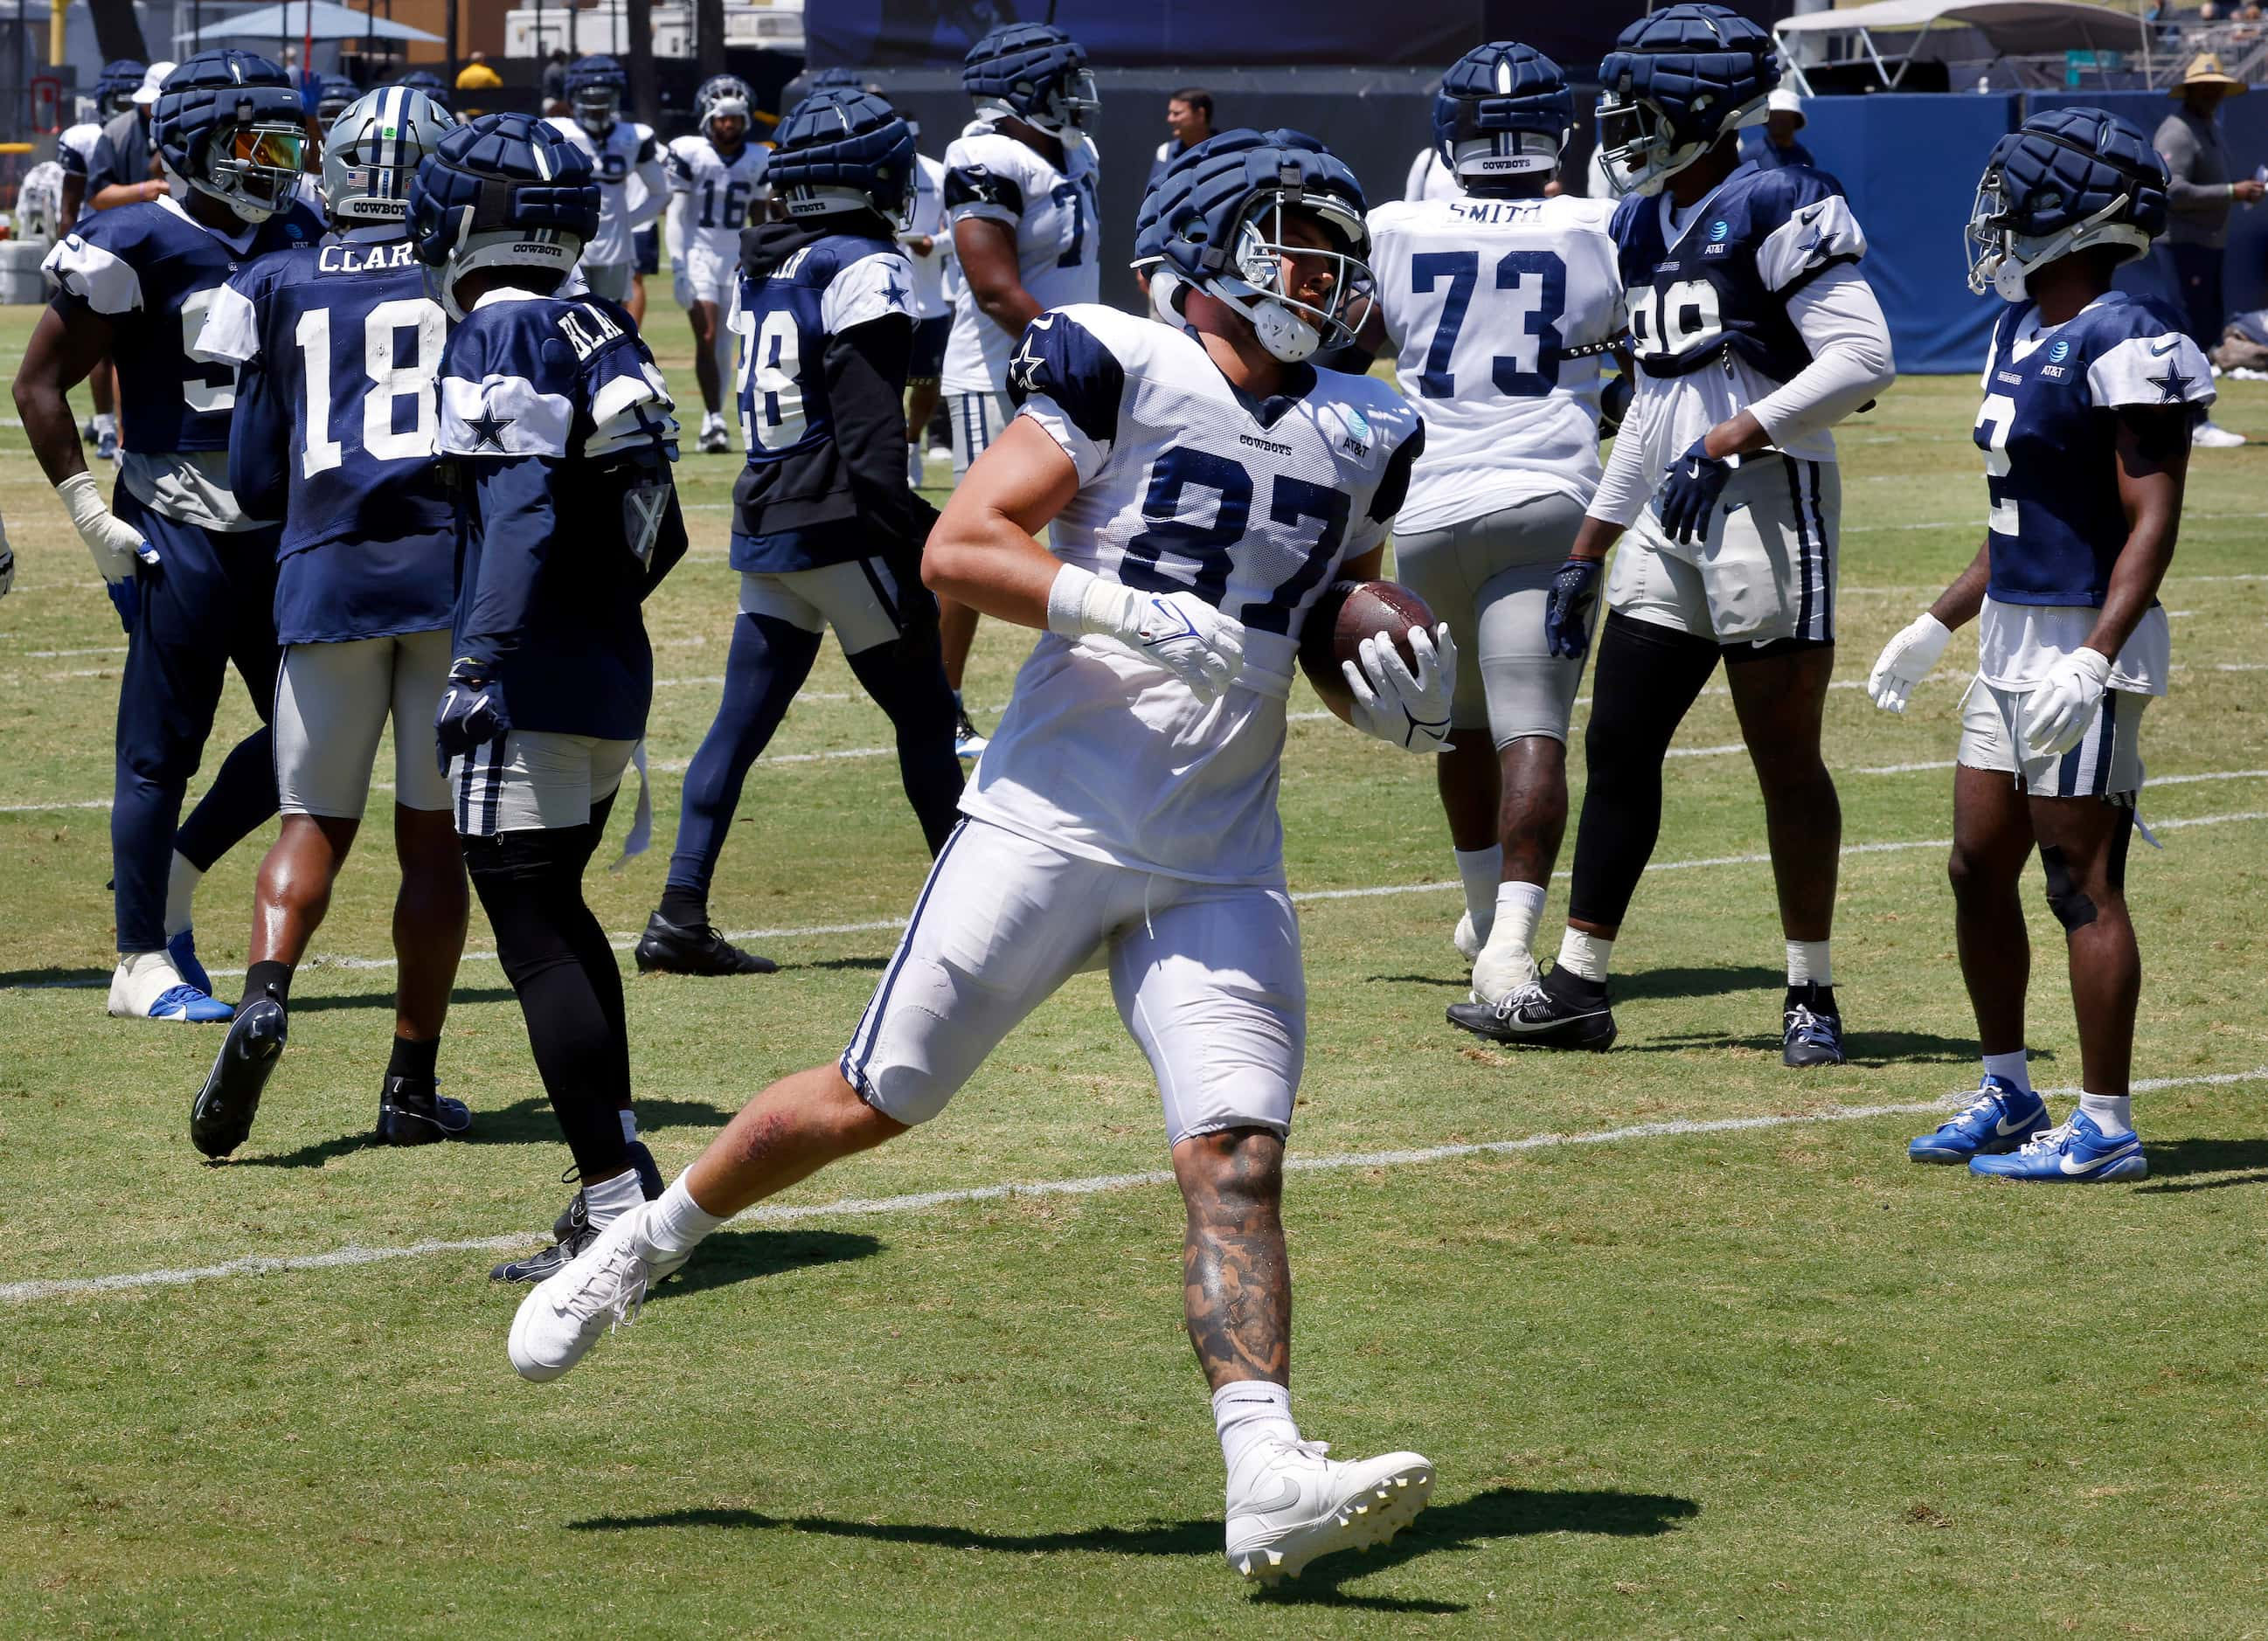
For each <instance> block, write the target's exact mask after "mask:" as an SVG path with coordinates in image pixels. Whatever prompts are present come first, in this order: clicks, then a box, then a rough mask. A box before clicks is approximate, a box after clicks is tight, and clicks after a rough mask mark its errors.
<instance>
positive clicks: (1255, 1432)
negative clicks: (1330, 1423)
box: [1212, 1379, 1300, 1475]
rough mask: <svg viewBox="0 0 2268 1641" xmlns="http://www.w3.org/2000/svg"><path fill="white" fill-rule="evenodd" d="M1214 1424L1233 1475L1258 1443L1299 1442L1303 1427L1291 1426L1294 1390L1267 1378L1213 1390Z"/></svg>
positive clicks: (1221, 1453) (1243, 1381) (1222, 1452)
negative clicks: (1240, 1462) (1239, 1463)
mask: <svg viewBox="0 0 2268 1641" xmlns="http://www.w3.org/2000/svg"><path fill="white" fill-rule="evenodd" d="M1212 1423H1213V1428H1214V1429H1215V1430H1217V1431H1219V1432H1220V1456H1221V1458H1222V1459H1223V1460H1224V1461H1226V1463H1227V1465H1228V1473H1229V1474H1230V1475H1235V1474H1236V1467H1237V1463H1238V1461H1240V1460H1241V1459H1242V1458H1243V1457H1244V1455H1245V1454H1246V1453H1249V1452H1251V1451H1252V1449H1253V1448H1254V1446H1256V1445H1257V1444H1259V1443H1261V1442H1263V1441H1297V1440H1299V1439H1300V1427H1299V1426H1298V1425H1296V1424H1293V1423H1292V1392H1291V1388H1290V1387H1288V1386H1285V1385H1277V1384H1270V1382H1269V1381H1268V1380H1264V1379H1240V1380H1237V1381H1236V1382H1235V1383H1234V1384H1230V1385H1223V1386H1222V1387H1220V1388H1219V1390H1216V1391H1214V1392H1213V1393H1212Z"/></svg>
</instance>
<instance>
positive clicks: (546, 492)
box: [440, 290, 685, 740]
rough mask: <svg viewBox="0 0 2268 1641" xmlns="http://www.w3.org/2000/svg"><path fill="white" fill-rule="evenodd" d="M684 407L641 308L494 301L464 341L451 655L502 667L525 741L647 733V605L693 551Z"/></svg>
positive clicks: (457, 417)
mask: <svg viewBox="0 0 2268 1641" xmlns="http://www.w3.org/2000/svg"><path fill="white" fill-rule="evenodd" d="M673 409H674V405H673V402H672V401H671V399H670V396H669V390H668V388H667V387H666V386H664V384H663V381H662V376H661V371H660V369H659V367H658V366H657V365H656V364H654V362H653V355H652V354H651V353H650V352H648V351H647V350H646V345H645V343H644V342H643V341H642V340H640V338H639V336H638V334H637V325H636V324H635V323H633V322H632V320H631V319H630V314H629V313H627V312H625V311H624V310H623V309H622V308H621V307H619V306H617V305H615V304H614V303H612V302H608V301H603V300H601V299H600V298H595V297H582V298H575V299H573V300H563V299H562V298H556V297H538V296H533V295H530V294H528V293H527V292H525V291H512V290H505V291H491V292H490V294H489V295H487V296H485V297H482V298H481V299H480V301H479V302H478V303H476V304H475V305H474V308H473V311H472V313H470V314H469V315H468V316H467V318H466V320H465V321H464V323H463V324H461V325H460V326H458V327H457V328H456V331H455V332H454V333H453V335H451V336H450V338H449V343H448V349H447V350H446V353H445V354H444V355H443V357H442V365H441V438H440V448H441V453H442V454H443V455H445V456H448V457H453V458H454V459H455V462H456V466H457V469H458V475H459V479H458V482H459V485H460V491H459V494H460V513H459V526H458V557H457V612H456V622H455V638H454V644H455V648H456V651H457V653H458V654H459V655H460V656H469V657H472V658H473V659H475V660H479V661H482V662H485V663H487V664H488V665H490V666H493V667H494V668H495V669H496V673H497V677H498V678H499V679H501V680H502V681H503V683H504V699H505V701H506V703H507V704H508V705H509V706H510V708H511V710H512V723H513V724H514V725H516V726H517V727H519V728H520V729H526V730H545V731H549V732H554V733H557V734H564V735H592V736H596V737H598V738H600V739H601V740H636V739H637V737H638V736H640V735H642V734H644V732H645V714H646V707H647V704H648V703H649V702H650V700H651V699H652V693H653V652H652V650H651V649H650V648H649V647H648V646H647V644H646V637H645V622H644V618H643V617H642V616H641V615H640V614H639V612H638V607H639V605H640V604H641V603H642V602H643V601H644V598H645V595H646V594H647V593H648V592H651V591H652V588H653V586H654V585H655V584H656V583H658V582H659V580H660V579H661V578H662V577H663V576H664V575H666V574H667V573H668V571H669V568H670V566H671V565H673V564H674V563H676V562H677V560H678V559H679V558H681V557H682V556H684V553H685V522H684V518H683V516H682V514H681V512H680V511H678V505H677V491H676V488H675V486H674V483H673V482H672V481H671V478H670V466H669V464H670V463H671V462H673V461H674V460H677V420H676V418H675V416H673V415H672V414H671V413H672V411H673Z"/></svg>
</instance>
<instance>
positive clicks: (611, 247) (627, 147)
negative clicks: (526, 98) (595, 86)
mask: <svg viewBox="0 0 2268 1641" xmlns="http://www.w3.org/2000/svg"><path fill="white" fill-rule="evenodd" d="M544 123H546V124H547V125H549V127H550V128H551V129H553V130H555V131H556V132H558V133H559V134H560V135H561V136H564V137H565V138H566V139H567V140H568V141H569V142H571V143H574V144H575V146H576V147H578V148H579V149H581V150H582V151H584V152H585V153H586V154H588V155H589V156H590V157H591V168H592V169H593V171H595V172H597V173H598V180H599V232H597V233H596V234H594V235H593V236H592V239H591V242H590V244H588V245H586V246H585V247H583V260H584V261H586V262H589V263H591V264H593V266H594V267H599V268H613V267H616V266H618V265H619V264H621V263H623V262H627V261H630V260H631V258H632V257H633V256H634V255H635V254H636V253H635V252H634V251H633V249H632V247H631V246H630V218H631V217H633V216H636V215H637V214H638V212H639V208H640V207H642V206H643V205H644V203H645V202H646V201H645V193H644V188H643V186H642V185H641V184H640V183H639V181H638V180H637V169H638V167H639V166H645V165H651V164H652V163H653V162H654V161H655V160H656V159H657V158H659V157H660V153H661V151H660V149H659V147H658V146H657V145H656V144H655V143H654V140H653V128H652V126H650V125H640V124H638V123H637V121H635V120H617V121H615V123H614V125H613V126H612V127H611V128H610V129H608V132H607V134H606V136H592V135H591V134H590V133H589V132H588V131H585V129H583V128H582V127H581V126H580V125H579V124H578V123H577V122H576V121H574V120H573V119H572V118H571V117H569V116H568V115H565V114H556V115H554V116H552V117H551V118H550V119H549V120H547V121H545V122H544ZM633 189H635V190H637V197H636V198H633V197H631V195H632V190H633Z"/></svg>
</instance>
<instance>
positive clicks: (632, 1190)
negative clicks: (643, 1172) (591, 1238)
mask: <svg viewBox="0 0 2268 1641" xmlns="http://www.w3.org/2000/svg"><path fill="white" fill-rule="evenodd" d="M644 1201H645V1187H644V1186H643V1185H640V1184H639V1183H638V1177H637V1169H636V1168H626V1169H624V1170H623V1171H622V1173H620V1174H616V1175H615V1177H614V1178H613V1179H611V1180H601V1181H599V1182H598V1183H597V1184H596V1185H586V1186H585V1187H584V1188H583V1206H584V1207H585V1208H586V1209H588V1210H589V1211H590V1214H591V1224H592V1225H593V1227H597V1226H601V1225H612V1224H614V1223H615V1220H617V1219H619V1218H622V1216H623V1215H624V1214H626V1213H628V1212H630V1210H631V1209H633V1208H636V1207H637V1206H638V1205H639V1204H640V1203H644Z"/></svg>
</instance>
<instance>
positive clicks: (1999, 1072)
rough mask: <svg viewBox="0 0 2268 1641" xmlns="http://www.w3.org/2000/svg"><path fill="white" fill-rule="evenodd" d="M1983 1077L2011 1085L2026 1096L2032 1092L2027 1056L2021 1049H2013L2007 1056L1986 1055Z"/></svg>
mask: <svg viewBox="0 0 2268 1641" xmlns="http://www.w3.org/2000/svg"><path fill="white" fill-rule="evenodd" d="M1985 1076H1987V1077H1997V1078H1999V1079H2000V1080H2001V1081H2002V1082H2004V1083H2013V1084H2014V1085H2016V1086H2017V1087H2018V1088H2021V1089H2022V1090H2023V1091H2024V1092H2025V1093H2028V1094H2029V1093H2031V1092H2032V1072H2031V1068H2030V1066H2029V1063H2028V1056H2027V1055H2026V1053H2025V1051H2024V1050H2023V1049H2014V1050H2012V1051H2010V1052H2009V1053H2007V1054H1988V1055H1986V1056H1985Z"/></svg>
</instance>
